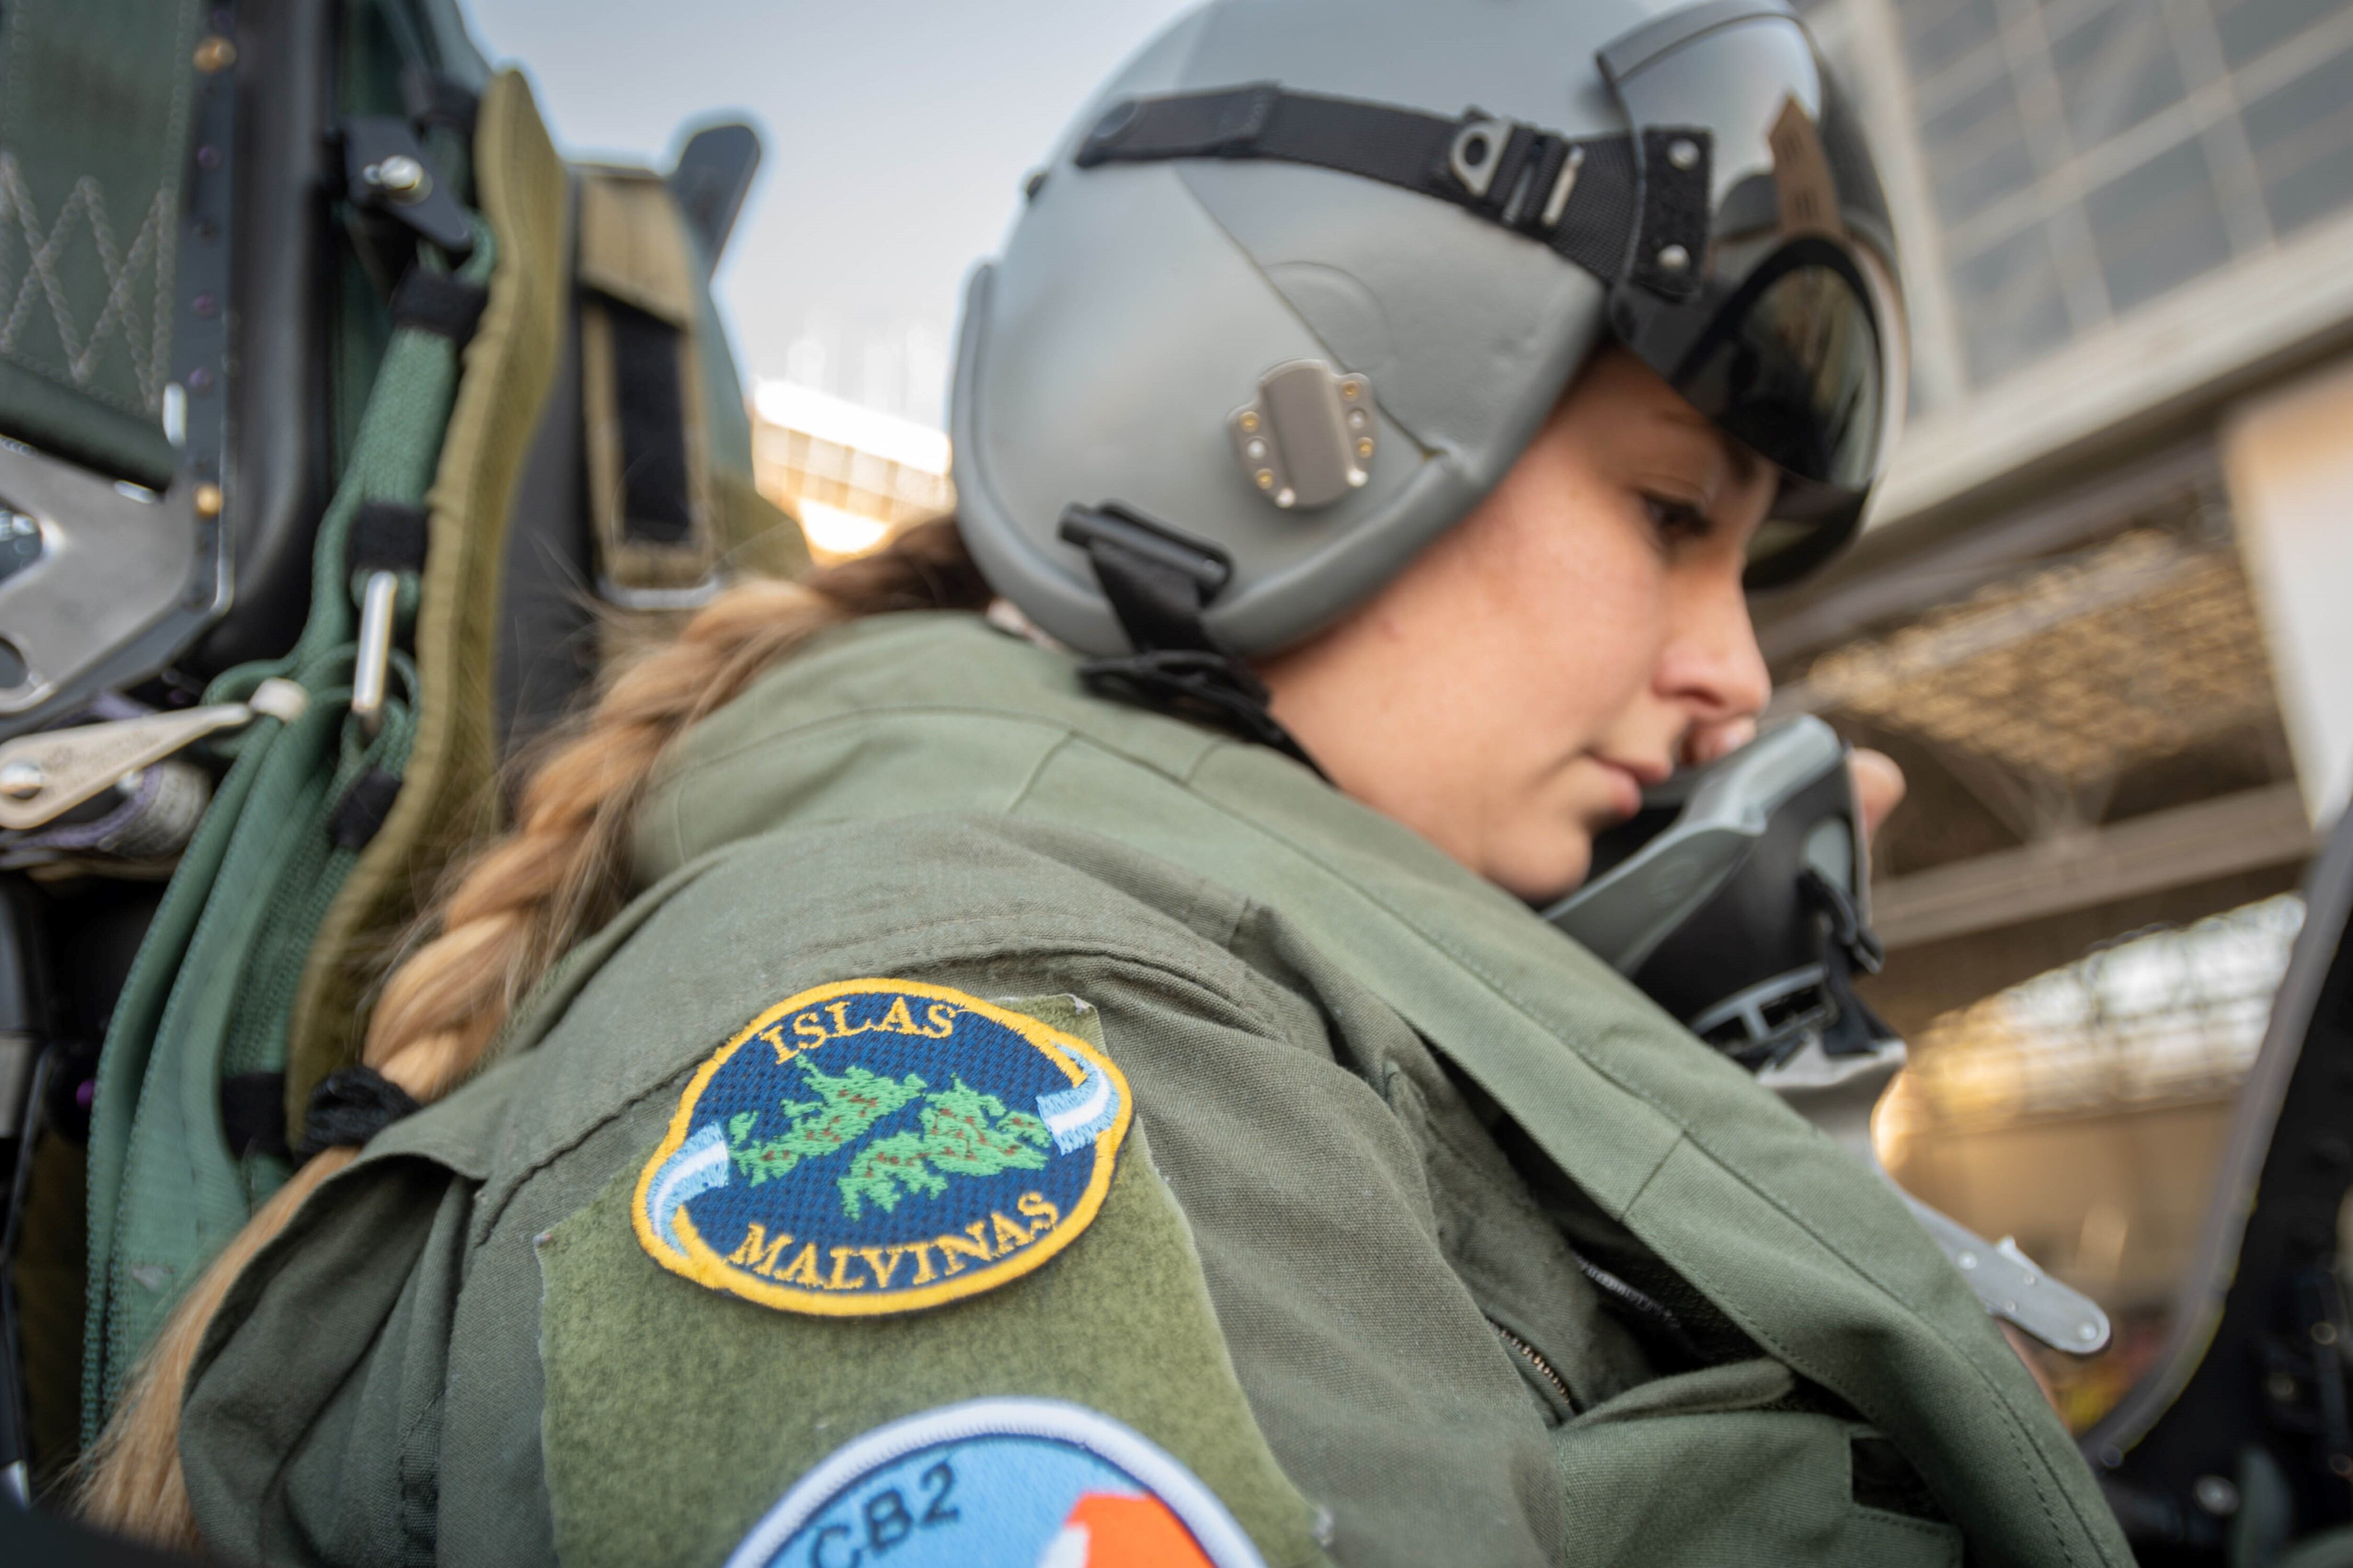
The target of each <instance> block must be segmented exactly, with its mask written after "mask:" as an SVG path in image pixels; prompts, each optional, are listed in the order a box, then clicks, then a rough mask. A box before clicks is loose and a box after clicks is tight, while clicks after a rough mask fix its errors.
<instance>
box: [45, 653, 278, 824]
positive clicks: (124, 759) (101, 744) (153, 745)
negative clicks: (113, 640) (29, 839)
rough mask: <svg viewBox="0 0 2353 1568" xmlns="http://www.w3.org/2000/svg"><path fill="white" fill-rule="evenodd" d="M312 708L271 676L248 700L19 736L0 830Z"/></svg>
mask: <svg viewBox="0 0 2353 1568" xmlns="http://www.w3.org/2000/svg"><path fill="white" fill-rule="evenodd" d="M310 703H311V694H310V693H309V692H307V691H305V690H303V689H301V687H300V686H297V685H296V684H294V682H292V681H290V680H279V679H270V680H265V681H263V682H262V683H261V684H260V685H259V686H258V687H256V688H255V689H254V692H253V695H252V696H251V697H249V698H248V699H247V700H244V701H243V702H222V703H216V704H215V705H214V706H212V707H209V708H190V709H185V710H182V711H180V712H177V713H150V714H147V715H146V716H145V717H143V718H139V719H122V720H118V721H115V722H113V723H111V724H84V725H81V726H79V727H78V728H76V729H71V730H49V731H42V732H40V733H37V734H32V735H19V736H17V737H16V739H15V740H13V741H10V742H7V743H6V744H5V745H0V828H9V829H13V830H15V831H17V832H23V831H25V830H26V829H28V828H34V827H39V826H42V825H43V824H45V823H48V822H52V821H55V820H56V819H57V818H58V816H62V815H64V814H65V813H66V812H68V811H70V810H72V809H73V808H74V807H75V806H77V805H80V804H81V803H82V802H84V801H86V800H88V799H90V796H92V795H96V794H98V792H99V791H100V790H102V789H104V788H106V787H107V786H108V785H109V784H113V783H114V782H115V781H116V780H118V779H120V778H122V777H124V776H125V775H126V774H130V773H137V772H138V771H139V770H140V769H141V768H143V767H147V766H149V765H150V764H152V763H160V762H162V761H163V760H164V758H165V757H168V756H170V755H171V754H172V753H173V752H176V751H179V750H180V749H181V748H182V747H184V746H187V745H189V744H191V743H193V742H196V741H199V740H202V739H203V738H204V737H205V736H206V735H210V734H213V733H215V732H216V731H222V730H234V729H236V728H237V726H238V725H240V724H249V723H251V722H252V721H254V720H255V719H257V718H259V717H262V716H264V715H266V716H268V717H269V718H272V719H276V720H279V721H281V722H286V723H291V722H292V721H294V720H296V719H299V718H301V716H302V710H303V709H305V708H307V707H309V706H310Z"/></svg>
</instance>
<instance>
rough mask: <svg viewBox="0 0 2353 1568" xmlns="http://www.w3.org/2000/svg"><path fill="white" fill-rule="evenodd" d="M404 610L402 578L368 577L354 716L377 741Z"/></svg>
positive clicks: (362, 602) (354, 686) (354, 681)
mask: <svg viewBox="0 0 2353 1568" xmlns="http://www.w3.org/2000/svg"><path fill="white" fill-rule="evenodd" d="M399 606H400V578H399V577H398V576H397V575H396V574H394V573H390V572H374V573H370V574H368V580H367V586H366V587H365V588H364V590H362V593H361V596H360V644H359V654H358V658H357V663H356V668H353V671H352V714H353V717H354V718H356V719H358V720H359V721H360V728H361V729H363V730H365V731H367V732H368V735H369V736H370V737H371V738H373V737H374V736H375V732H376V731H378V730H380V729H382V728H383V727H384V698H385V683H386V680H387V679H388V678H389V676H390V674H391V669H392V623H393V620H394V618H395V614H396V611H397V610H398V609H399Z"/></svg>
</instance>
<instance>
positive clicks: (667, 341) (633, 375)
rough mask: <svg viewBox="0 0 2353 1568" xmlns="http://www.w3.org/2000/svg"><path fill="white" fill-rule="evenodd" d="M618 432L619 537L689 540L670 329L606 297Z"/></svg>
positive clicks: (680, 401)
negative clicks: (619, 477) (611, 336)
mask: <svg viewBox="0 0 2353 1568" xmlns="http://www.w3.org/2000/svg"><path fill="white" fill-rule="evenodd" d="M604 306H605V310H606V316H607V321H610V322H611V325H612V334H613V381H614V389H613V390H614V394H615V403H616V411H617V414H618V416H619V420H620V426H621V432H620V434H621V531H622V534H623V535H624V536H625V537H626V538H628V541H629V542H631V543H633V544H674V545H683V544H688V543H691V542H692V535H693V532H694V505H693V500H692V498H691V495H690V493H689V485H688V472H689V469H688V458H687V448H686V386H685V382H684V379H683V373H682V371H681V366H680V361H679V332H678V329H677V328H676V327H673V326H671V325H670V323H669V322H668V321H662V320H660V319H659V318H658V317H655V316H651V315H649V314H648V313H646V312H645V311H643V310H638V309H637V308H636V307H635V306H633V305H627V304H624V303H622V302H621V301H620V300H614V299H610V298H607V299H606V300H604Z"/></svg>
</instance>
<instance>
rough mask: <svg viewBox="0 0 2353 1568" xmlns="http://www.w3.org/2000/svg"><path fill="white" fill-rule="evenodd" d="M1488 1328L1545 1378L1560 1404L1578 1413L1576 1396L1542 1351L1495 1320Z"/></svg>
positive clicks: (1489, 1321) (1489, 1323) (1490, 1321)
mask: <svg viewBox="0 0 2353 1568" xmlns="http://www.w3.org/2000/svg"><path fill="white" fill-rule="evenodd" d="M1487 1326H1488V1327H1489V1328H1491V1329H1493V1330H1494V1331H1495V1337H1496V1338H1497V1339H1500V1340H1502V1341H1503V1342H1504V1343H1505V1344H1506V1345H1509V1346H1510V1347H1511V1348H1512V1349H1513V1350H1514V1352H1518V1354H1519V1357H1520V1359H1521V1360H1522V1361H1525V1362H1526V1363H1528V1365H1529V1366H1531V1367H1533V1368H1535V1373H1536V1375H1537V1376H1538V1377H1541V1378H1543V1379H1544V1380H1545V1382H1546V1384H1548V1385H1550V1387H1551V1388H1552V1391H1553V1392H1554V1393H1556V1394H1559V1395H1560V1402H1561V1404H1562V1405H1564V1406H1566V1407H1567V1409H1568V1410H1569V1411H1570V1412H1571V1413H1574V1412H1575V1411H1576V1409H1577V1398H1576V1396H1575V1395H1574V1394H1570V1393H1569V1392H1568V1384H1567V1381H1566V1380H1564V1379H1563V1378H1562V1377H1561V1375H1560V1373H1556V1372H1555V1371H1554V1370H1553V1366H1552V1363H1550V1362H1548V1361H1546V1360H1545V1358H1544V1352H1542V1351H1539V1350H1537V1349H1536V1347H1535V1346H1534V1345H1532V1344H1530V1343H1528V1342H1527V1341H1525V1340H1524V1339H1522V1338H1520V1336H1519V1335H1517V1334H1515V1333H1514V1332H1512V1331H1511V1330H1509V1329H1507V1328H1505V1327H1504V1325H1503V1324H1501V1323H1499V1322H1497V1321H1495V1320H1494V1319H1493V1318H1489V1319H1488V1320H1487Z"/></svg>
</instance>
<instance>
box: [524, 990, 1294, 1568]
mask: <svg viewBox="0 0 2353 1568" xmlns="http://www.w3.org/2000/svg"><path fill="white" fill-rule="evenodd" d="M1017 1006H1018V1009H1019V1010H1020V1011H1022V1012H1024V1013H1028V1014H1029V1015H1031V1016H1037V1017H1039V1018H1041V1019H1042V1020H1043V1021H1045V1022H1047V1023H1049V1024H1050V1025H1052V1026H1054V1027H1056V1028H1060V1029H1063V1030H1066V1031H1068V1032H1071V1033H1074V1034H1080V1035H1082V1037H1090V1038H1092V1039H1093V1040H1094V1041H1096V1042H1098V1043H1099V1042H1100V1039H1101V1032H1100V1028H1099V1027H1097V1026H1095V1025H1096V1021H1095V1020H1094V1019H1093V1018H1092V1016H1086V1015H1081V1014H1079V1013H1078V1012H1077V1011H1076V1009H1075V1008H1072V1007H1071V1005H1069V1003H1068V1002H1067V1001H1061V1000H1060V999H1056V1000H1055V1001H1050V1002H1044V1003H1038V1002H1023V1003H1020V1004H1018V1005H1017ZM636 1179H637V1172H636V1170H635V1168H634V1166H632V1167H631V1168H629V1169H628V1170H627V1171H625V1172H624V1173H622V1174H621V1175H620V1176H619V1177H617V1179H615V1180H614V1181H613V1182H612V1183H611V1184H608V1185H607V1187H606V1188H605V1189H604V1190H603V1192H602V1193H601V1194H599V1195H598V1196H597V1197H596V1200H595V1201H594V1202H593V1203H591V1204H590V1205H588V1207H586V1209H584V1210H582V1211H581V1212H580V1213H578V1214H577V1215H574V1216H573V1217H572V1218H570V1219H567V1220H565V1221H564V1222H563V1223H562V1224H560V1225H558V1226H555V1227H554V1229H553V1230H551V1231H550V1232H549V1233H548V1234H547V1235H546V1236H545V1237H543V1239H542V1241H541V1243H540V1246H539V1258H540V1268H541V1271H542V1276H543V1279H544V1281H545V1294H544V1297H543V1301H542V1306H541V1319H540V1353H541V1359H542V1363H543V1367H544V1370H545V1374H546V1415H545V1421H544V1426H543V1433H544V1439H543V1441H544V1446H545V1457H546V1467H547V1468H546V1474H547V1485H548V1492H549V1496H550V1500H551V1502H552V1505H553V1507H554V1519H555V1539H556V1546H557V1550H558V1552H559V1553H560V1555H561V1556H562V1558H563V1560H564V1562H565V1563H566V1564H567V1565H568V1568H599V1565H603V1564H614V1565H622V1564H636V1563H654V1562H660V1563H720V1562H722V1561H723V1560H724V1559H725V1558H726V1556H727V1554H728V1553H729V1552H731V1551H733V1549H734V1547H735V1546H736V1544H737V1543H738V1542H741V1541H742V1540H743V1539H744V1536H745V1534H746V1533H747V1532H748V1531H750V1530H751V1529H752V1527H753V1526H754V1523H755V1522H756V1521H759V1520H760V1518H761V1516H762V1515H763V1514H764V1513H765V1512H766V1511H767V1510H768V1509H769V1508H770V1507H771V1506H772V1505H773V1504H775V1503H776V1501H777V1500H778V1499H780V1498H781V1497H783V1496H784V1494H785V1493H786V1491H787V1490H788V1489H790V1488H791V1487H792V1486H793V1484H794V1483H795V1482H796V1481H797V1480H798V1479H801V1478H802V1477H803V1476H804V1475H806V1474H807V1472H808V1471H809V1470H811V1469H812V1468H815V1467H816V1466H817V1465H818V1464H819V1463H820V1462H821V1461H823V1460H824V1459H825V1458H827V1457H828V1456H829V1455H831V1454H833V1453H835V1452H837V1451H838V1450H839V1449H840V1448H841V1447H843V1446H844V1445H845V1444H848V1443H849V1442H850V1441H852V1440H853V1439H855V1438H858V1437H860V1436H863V1435H865V1434H867V1433H870V1432H871V1431H873V1430H874V1429H875V1428H877V1427H879V1426H883V1425H885V1424H886V1423H889V1422H892V1421H896V1420H899V1419H901V1418H902V1417H907V1416H912V1415H920V1414H922V1413H923V1412H926V1411H932V1410H937V1409H939V1408H941V1407H943V1406H946V1405H955V1404H958V1403H961V1402H963V1401H965V1400H970V1399H976V1398H981V1397H985V1396H989V1395H1011V1396H1026V1397H1032V1398H1040V1399H1055V1400H1067V1401H1069V1402H1071V1403H1072V1404H1075V1405H1082V1406H1084V1407H1086V1408H1087V1409H1088V1410H1091V1411H1094V1412H1097V1413H1099V1414H1100V1415H1106V1416H1109V1417H1110V1418H1111V1419H1112V1420H1113V1421H1117V1422H1120V1423H1122V1424H1124V1426H1129V1427H1132V1428H1134V1430H1135V1431H1137V1432H1139V1433H1141V1434H1143V1435H1144V1436H1145V1437H1147V1438H1149V1439H1150V1440H1151V1441H1152V1442H1154V1443H1156V1444H1157V1445H1159V1446H1160V1447H1162V1448H1163V1449H1165V1450H1166V1451H1167V1452H1168V1453H1169V1454H1170V1455H1173V1456H1174V1457H1175V1458H1176V1459H1177V1461H1178V1462H1180V1463H1181V1464H1183V1465H1184V1466H1185V1467H1186V1468H1187V1469H1189V1470H1190V1471H1191V1472H1192V1473H1193V1475H1194V1476H1196V1477H1198V1479H1199V1480H1200V1481H1201V1482H1202V1483H1203V1484H1204V1485H1206V1486H1207V1487H1208V1489H1209V1490H1210V1491H1212V1492H1214V1493H1215V1494H1216V1495H1217V1497H1218V1498H1219V1500H1222V1501H1223V1503H1224V1504H1225V1506H1226V1508H1227V1509H1228V1510H1229V1511H1230V1512H1231V1513H1232V1514H1233V1516H1234V1518H1235V1520H1236V1521H1239V1522H1240V1525H1241V1527H1242V1528H1243V1529H1244V1530H1245V1531H1247V1532H1248V1533H1249V1534H1250V1538H1251V1539H1252V1540H1253V1541H1254V1542H1256V1543H1257V1546H1258V1548H1259V1551H1260V1552H1261V1553H1262V1554H1263V1555H1264V1557H1265V1559H1266V1561H1267V1563H1269V1564H1271V1565H1273V1568H1284V1565H1288V1564H1295V1563H1320V1562H1322V1561H1324V1558H1323V1554H1322V1552H1321V1550H1320V1549H1319V1548H1318V1547H1317V1545H1316V1542H1315V1537H1314V1526H1315V1520H1314V1510H1312V1509H1311V1508H1310V1507H1309V1506H1308V1504H1307V1503H1306V1501H1305V1500H1303V1499H1302V1498H1301V1497H1300V1495H1299V1493H1298V1492H1297V1491H1296V1490H1295V1489H1293V1487H1292V1485H1291V1483H1290V1482H1289V1480H1288V1479H1285V1477H1284V1476H1283V1473H1282V1469H1281V1468H1280V1467H1278V1466H1277V1464H1276V1462H1275V1459H1274V1456H1273V1454H1272V1453H1271V1451H1270V1450H1269V1449H1268V1447H1267V1446H1266V1442H1265V1439H1264V1438H1263V1437H1262V1436H1261V1435H1260V1433H1259V1429H1258V1426H1257V1425H1256V1424H1255V1422H1254V1421H1253V1420H1252V1419H1251V1416H1250V1407H1249V1405H1248V1403H1247V1402H1246V1401H1245V1399H1244V1397H1243V1394H1242V1391H1241V1386H1240V1383H1239V1382H1237V1380H1236V1378H1235V1375H1234V1370H1233V1365H1232V1363H1231V1362H1230V1361H1229V1359H1228V1357H1227V1354H1226V1349H1225V1342H1224V1340H1223V1338H1222V1337H1221V1335H1220V1334H1219V1329H1218V1324H1217V1319H1216V1316H1215V1312H1214V1310H1213V1309H1212V1308H1211V1306H1210V1303H1209V1296H1208V1287H1207V1285H1206V1284H1205V1283H1204V1282H1203V1279H1202V1276H1201V1266H1200V1263H1199V1260H1198V1258H1197V1257H1196V1256H1195V1253H1194V1250H1193V1243H1192V1236H1191V1232H1190V1231H1189V1229H1188V1228H1187V1226H1186V1223H1185V1219H1184V1216H1183V1215H1182V1214H1181V1213H1179V1212H1178V1210H1177V1207H1176V1201H1175V1199H1174V1198H1173V1197H1171V1196H1170V1194H1169V1193H1168V1190H1167V1188H1166V1185H1165V1184H1163V1183H1162V1181H1161V1178H1160V1176H1159V1174H1158V1173H1157V1172H1156V1171H1155V1170H1154V1168H1153V1166H1152V1163H1151V1158H1150V1155H1149V1152H1148V1151H1147V1149H1146V1147H1145V1140H1144V1137H1143V1133H1142V1129H1141V1128H1140V1127H1139V1128H1137V1129H1135V1130H1134V1131H1132V1132H1131V1133H1130V1135H1129V1140H1128V1143H1127V1147H1126V1149H1125V1151H1124V1153H1123V1154H1122V1157H1121V1163H1120V1167H1119V1171H1118V1173H1117V1175H1116V1176H1115V1177H1114V1179H1113V1183H1112V1188H1111V1192H1110V1194H1109V1196H1108V1197H1107V1198H1106V1200H1105V1201H1104V1204H1103V1209H1102V1212H1101V1213H1100V1214H1099V1215H1097V1217H1096V1219H1095V1221H1094V1223H1093V1225H1092V1227H1091V1228H1090V1229H1089V1230H1088V1232H1087V1233H1086V1234H1085V1235H1084V1236H1082V1237H1080V1238H1079V1239H1078V1240H1077V1241H1076V1242H1074V1243H1073V1244H1071V1247H1069V1249H1068V1250H1067V1251H1065V1252H1064V1253H1063V1254H1062V1255H1061V1256H1060V1257H1058V1258H1055V1259H1054V1260H1053V1262H1052V1263H1051V1264H1050V1265H1049V1266H1047V1267H1046V1268H1041V1269H1039V1271H1038V1272H1037V1273H1035V1274H1032V1275H1029V1276H1026V1277H1024V1278H1022V1279H1018V1280H1016V1281H1014V1282H1013V1283H1011V1284H1008V1285H1006V1286H1003V1287H1001V1288H999V1289H995V1290H991V1291H989V1292H987V1294H985V1295H981V1296H976V1297H973V1298H970V1299H968V1300H962V1301H958V1302H955V1303H953V1304H951V1305H949V1306H945V1307H939V1308H934V1309H932V1310H927V1311H916V1312H910V1313H905V1314H902V1315H900V1316H896V1317H887V1318H849V1319H839V1318H820V1317H809V1316H804V1315H800V1314H796V1313H790V1312H785V1311H780V1310H775V1309H773V1308H769V1307H765V1306H758V1305H754V1303H752V1302H750V1301H746V1300H739V1299H737V1298H735V1297H733V1296H729V1295H725V1294H722V1293H720V1292H718V1291H714V1290H710V1289H704V1288H703V1287H702V1286H700V1285H697V1284H694V1283H692V1282H691V1281H689V1280H687V1279H681V1278H680V1277H678V1276H677V1275H674V1274H670V1273H667V1272H665V1271H664V1270H663V1269H661V1268H659V1267H658V1266H657V1265H656V1264H655V1263H654V1262H653V1260H652V1259H651V1258H649V1257H648V1256H647V1255H646V1253H645V1252H644V1250H643V1249H642V1248H641V1247H639V1245H638V1238H637V1236H636V1234H635V1232H634V1230H633V1228H632V1226H631V1223H630V1209H631V1198H632V1194H633V1190H634V1187H635V1184H636Z"/></svg>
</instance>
